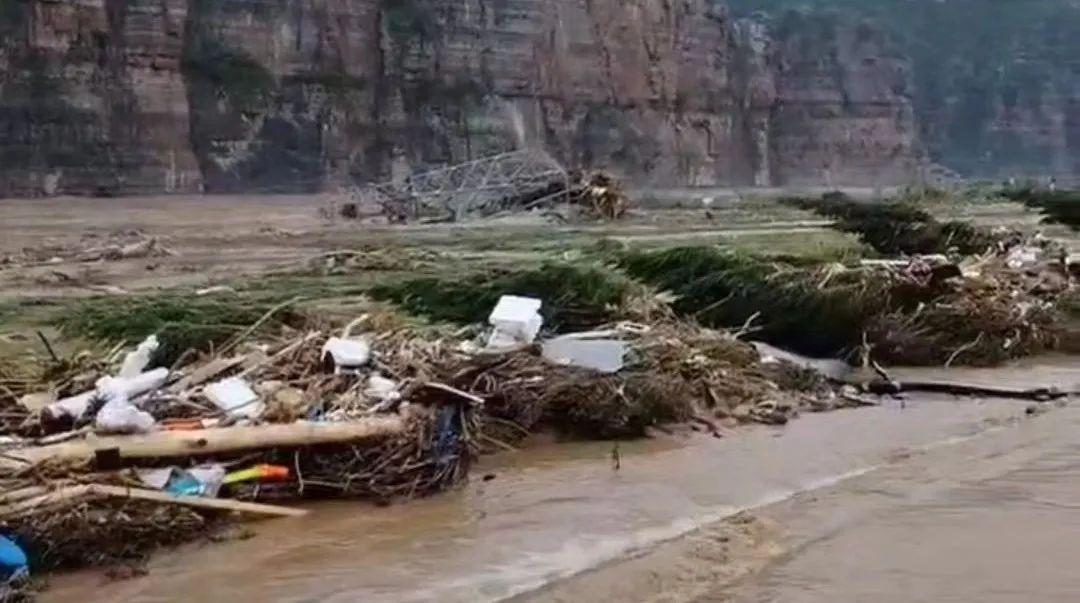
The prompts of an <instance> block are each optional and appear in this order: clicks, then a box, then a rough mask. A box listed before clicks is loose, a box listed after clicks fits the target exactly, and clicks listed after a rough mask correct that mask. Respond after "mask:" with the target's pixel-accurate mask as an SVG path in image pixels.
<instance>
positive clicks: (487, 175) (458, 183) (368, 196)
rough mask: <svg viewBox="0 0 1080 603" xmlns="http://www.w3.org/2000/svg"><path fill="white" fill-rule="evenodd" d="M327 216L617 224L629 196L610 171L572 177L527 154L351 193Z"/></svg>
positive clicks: (541, 154) (550, 160)
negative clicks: (510, 217)
mask: <svg viewBox="0 0 1080 603" xmlns="http://www.w3.org/2000/svg"><path fill="white" fill-rule="evenodd" d="M346 197H347V198H346V199H343V200H342V201H341V202H340V203H338V202H335V203H334V204H332V205H331V206H329V207H324V208H322V209H321V210H320V213H321V214H322V216H323V217H324V218H326V219H330V220H333V219H337V218H339V217H340V218H344V219H346V220H379V221H383V222H388V223H390V224H402V223H406V222H411V221H421V222H426V223H432V222H460V221H463V220H466V219H477V218H490V217H493V216H499V215H505V214H514V213H522V212H531V211H543V212H546V213H553V214H554V215H555V216H556V217H558V218H560V219H565V218H566V217H567V216H562V215H561V214H557V213H555V212H557V210H558V208H560V207H563V206H567V205H569V206H571V207H573V208H577V209H579V210H580V211H579V215H580V216H581V217H584V218H585V219H589V220H616V219H618V218H621V217H622V216H623V215H625V214H626V212H627V209H628V208H629V207H630V200H629V198H628V197H627V196H626V195H625V194H624V193H623V191H622V187H621V186H620V185H619V183H618V181H617V180H616V179H615V178H614V177H613V176H612V175H611V174H607V173H604V172H599V171H597V172H592V173H573V174H571V173H568V172H567V170H566V169H565V168H564V167H563V166H562V165H561V164H560V163H559V162H558V161H556V160H555V159H554V158H552V157H551V156H550V155H548V154H547V153H544V152H542V151H539V150H537V149H527V150H521V151H514V152H509V153H500V154H497V155H493V156H490V157H484V158H481V159H476V160H472V161H467V162H464V163H459V164H456V165H450V166H446V167H441V168H437V169H434V170H431V171H426V172H418V173H415V174H412V175H410V176H408V177H405V178H403V179H400V180H398V181H394V182H384V183H380V184H368V185H365V186H363V187H358V188H351V189H350V190H349V191H348V192H347V195H346Z"/></svg>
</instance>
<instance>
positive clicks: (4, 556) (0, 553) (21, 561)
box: [0, 536, 30, 580]
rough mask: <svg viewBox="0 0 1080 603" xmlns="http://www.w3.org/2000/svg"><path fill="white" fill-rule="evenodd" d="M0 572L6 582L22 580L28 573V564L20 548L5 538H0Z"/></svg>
mask: <svg viewBox="0 0 1080 603" xmlns="http://www.w3.org/2000/svg"><path fill="white" fill-rule="evenodd" d="M0 571H3V572H4V576H5V578H7V579H8V580H12V579H17V578H22V577H25V576H28V575H29V573H30V562H29V560H28V559H27V558H26V553H25V552H24V551H23V550H22V547H20V546H19V545H17V544H15V542H13V541H12V540H11V539H10V538H8V537H7V536H0Z"/></svg>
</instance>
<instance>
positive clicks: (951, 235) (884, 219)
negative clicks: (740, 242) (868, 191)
mask: <svg viewBox="0 0 1080 603" xmlns="http://www.w3.org/2000/svg"><path fill="white" fill-rule="evenodd" d="M785 202H786V203H789V204H791V205H794V206H796V207H799V208H800V209H805V210H811V211H814V212H816V213H818V214H820V215H822V216H826V217H829V218H833V219H835V220H836V228H838V229H839V230H842V231H844V232H849V233H852V234H855V235H857V236H858V237H859V238H860V239H861V240H862V241H863V242H864V243H866V244H867V245H870V246H871V247H873V248H874V249H875V250H877V251H878V252H879V253H882V254H885V255H899V254H906V255H915V254H944V253H950V252H953V251H955V252H957V253H960V254H963V255H972V254H978V253H983V252H985V251H986V250H987V249H988V248H990V247H992V246H993V245H994V243H995V242H996V240H995V238H994V237H993V236H992V235H990V234H989V233H987V232H985V231H983V230H981V229H979V228H976V227H975V226H972V225H971V224H968V223H966V222H958V221H950V222H938V221H937V220H936V219H934V217H933V216H931V215H930V214H929V213H927V212H926V211H924V210H922V209H919V208H918V207H915V206H914V205H912V204H910V203H904V202H888V203H861V202H858V201H855V200H854V199H851V198H850V197H848V196H847V195H844V194H843V193H828V194H826V195H823V196H822V197H820V198H802V197H800V198H790V199H786V200H785Z"/></svg>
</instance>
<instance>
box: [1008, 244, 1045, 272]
mask: <svg viewBox="0 0 1080 603" xmlns="http://www.w3.org/2000/svg"><path fill="white" fill-rule="evenodd" d="M1042 255H1043V250H1042V248H1040V247H1033V246H1027V245H1020V246H1017V247H1013V248H1012V249H1011V250H1009V253H1008V255H1006V256H1005V265H1006V266H1008V267H1009V268H1012V269H1013V270H1016V269H1019V268H1026V267H1028V266H1034V265H1035V264H1038V263H1039V260H1040V259H1041V258H1042Z"/></svg>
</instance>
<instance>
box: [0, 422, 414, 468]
mask: <svg viewBox="0 0 1080 603" xmlns="http://www.w3.org/2000/svg"><path fill="white" fill-rule="evenodd" d="M406 425H407V420H406V418H404V417H402V416H399V415H390V416H377V417H371V418H368V419H363V420H359V421H349V422H341V423H334V422H325V423H311V422H297V423H288V424H271V425H259V426H255V427H225V428H218V429H201V430H195V431H157V432H154V433H149V434H144V435H131V436H108V437H88V438H86V439H83V440H78V441H73V442H63V443H60V444H53V445H51V446H40V447H35V448H17V449H15V450H9V451H7V452H6V453H4V455H3V456H2V457H0V470H6V471H19V470H21V469H28V468H31V467H34V466H37V465H40V464H42V463H45V462H56V463H71V464H82V463H88V462H90V461H92V460H94V458H95V456H96V455H97V454H99V453H106V454H109V453H115V454H114V458H115V457H119V458H120V459H132V458H177V457H186V456H193V455H201V454H213V453H220V452H236V451H241V450H254V449H265V448H276V447H300V446H313V445H317V444H335V443H345V442H358V441H362V440H370V439H376V438H383V437H387V436H392V435H397V434H400V433H403V432H404V431H405V429H406Z"/></svg>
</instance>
